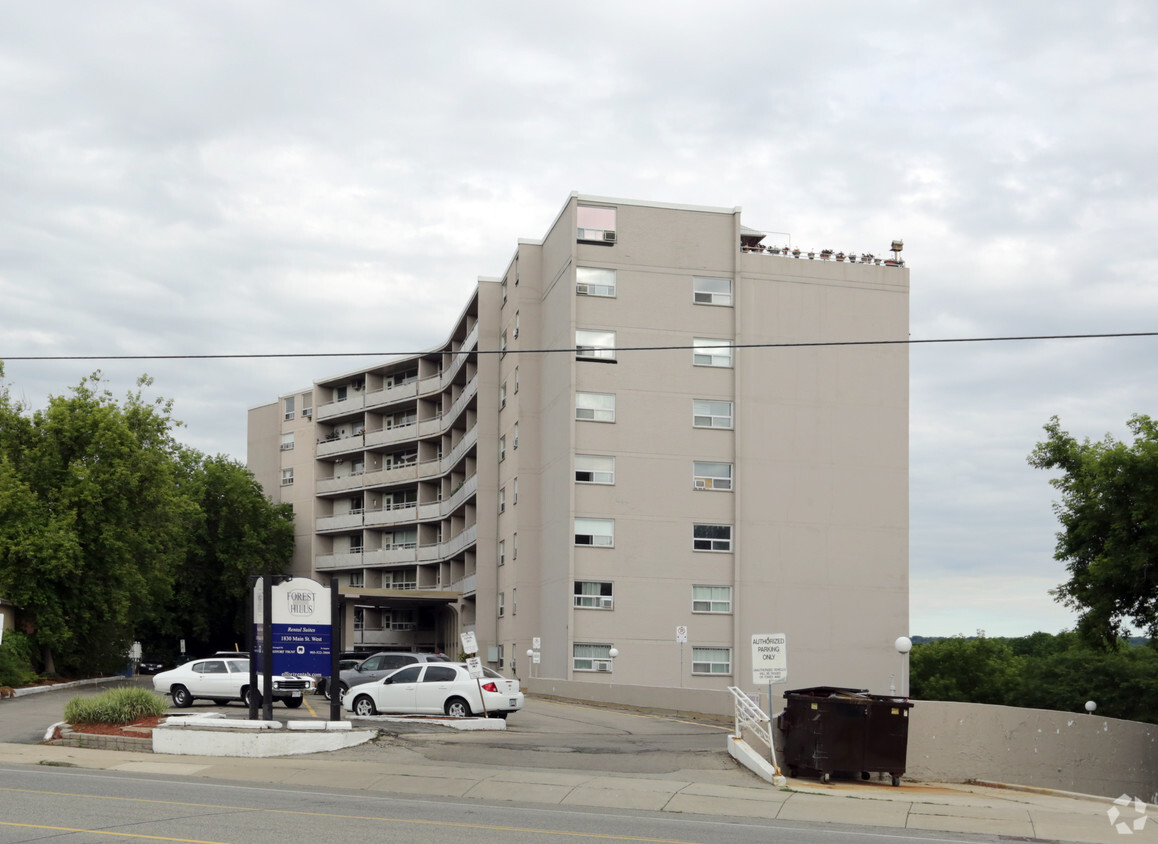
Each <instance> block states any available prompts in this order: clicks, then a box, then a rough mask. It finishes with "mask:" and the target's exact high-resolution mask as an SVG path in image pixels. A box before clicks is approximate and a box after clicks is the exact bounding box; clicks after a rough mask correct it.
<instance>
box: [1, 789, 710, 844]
mask: <svg viewBox="0 0 1158 844" xmlns="http://www.w3.org/2000/svg"><path fill="white" fill-rule="evenodd" d="M4 791H10V792H15V793H19V794H43V795H46V796H50V797H71V798H74V799H87V800H113V801H117V802H122V803H149V804H155V805H161V806H180V807H182V808H186V809H216V810H217V811H219V812H220V811H235V812H261V813H263V814H267V815H294V816H298V817H314V818H333V819H335V820H348V821H374V822H375V823H381V822H383V821H386V822H389V823H400V824H413V825H415V826H444V827H451V828H454V829H478V830H486V831H488V832H524V833H533V834H535V835H556V836H563V837H568V838H599V839H603V840H605V841H643V842H646V844H696V842H693V841H687V840H683V839H677V838H646V837H642V836H636V835H616V834H614V833H599V832H568V831H565V830H563V831H560V830H555V829H540V828H537V827H524V826H496V825H493V824H480V823H460V822H458V821H431V820H425V819H421V818H392V817H387V816H384V815H344V814H337V813H334V812H303V811H300V810H295V809H265V808H261V807H254V806H227V805H222V804H220V803H185V802H182V801H179V800H149V799H145V798H141V797H113V796H111V795H101V794H72V793H69V792H67V791H41V790H37V789H31V788H0V792H4ZM0 826H20V827H28V828H30V829H48V830H59V831H63V832H92V833H95V834H99V835H124V836H127V837H130V838H151V839H154V840H158V841H179V842H190V844H223V843H222V842H212V841H211V842H203V841H194V840H193V839H186V838H164V837H162V836H155V835H133V834H132V833H127V832H120V833H118V832H102V831H100V830H90V829H71V828H68V827H52V826H37V825H35V824H18V823H7V822H5V821H0Z"/></svg>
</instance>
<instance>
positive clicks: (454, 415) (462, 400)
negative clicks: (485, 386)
mask: <svg viewBox="0 0 1158 844" xmlns="http://www.w3.org/2000/svg"><path fill="white" fill-rule="evenodd" d="M476 395H478V376H477V375H476V376H475V377H474V378H471V379H470V381H468V382H467V385H466V387H465V389H463V391H462V395H460V396H459V397H458V398H457V399H455V400H454V404H452V405H451V406H450V413H447V414H445V415H446V420H447V424H448V425H450V424H453V422H454V420H455V419H458V417H459V415H460V414H461V413H462V411H463V410H464V409H465V408H466V406H467V405H468V404H469V403H470V401H471V399H473V398H474V397H475V396H476Z"/></svg>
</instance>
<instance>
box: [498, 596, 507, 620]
mask: <svg viewBox="0 0 1158 844" xmlns="http://www.w3.org/2000/svg"><path fill="white" fill-rule="evenodd" d="M506 600H507V596H506V593H505V592H500V593H499V618H502V617H503V616H504V615H506V609H507V608H506Z"/></svg>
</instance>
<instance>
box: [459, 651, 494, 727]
mask: <svg viewBox="0 0 1158 844" xmlns="http://www.w3.org/2000/svg"><path fill="white" fill-rule="evenodd" d="M459 638H461V639H462V651H463V653H465V654H466V671H467V673H468V674H469V675H470V676H471V677H473V678H474V681H475V682H476V683H477V684H478V699H479V701H480V702H481V703H482V708H483V716H484V717H486V718H489V717H490V715H488V714H487V702H486V701H485V700H483V692H482V678H483V669H482V660H481V659H479V658H478V638H477V637H476V636H475V635H474V631H473V630H467V631H466V632H465V633H462V634H461V635H460V637H459Z"/></svg>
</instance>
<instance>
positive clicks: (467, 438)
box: [439, 425, 478, 475]
mask: <svg viewBox="0 0 1158 844" xmlns="http://www.w3.org/2000/svg"><path fill="white" fill-rule="evenodd" d="M477 443H478V425H474V426H472V427H471V429H470V430H469V431H467V432H466V433H465V434H464V435H463V437H462V439H461V440H459V441H458V443H457V444H456V445H455V446H454V448H452V449H451V450H450V454H449V455H448V456H446V457H444V458H442V463H441V465H440V466H439V472H440V474H443V475H445V474H446V473H447V472H449V471H450V470H451V469H453V468H454V467H455V466H457V465H458V464H459V463H460V462H461V461H462V458H463V457H465V456H466V453H467V452H468V451H470V450H471V448H473V447H474V446H475V445H476V444H477Z"/></svg>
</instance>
